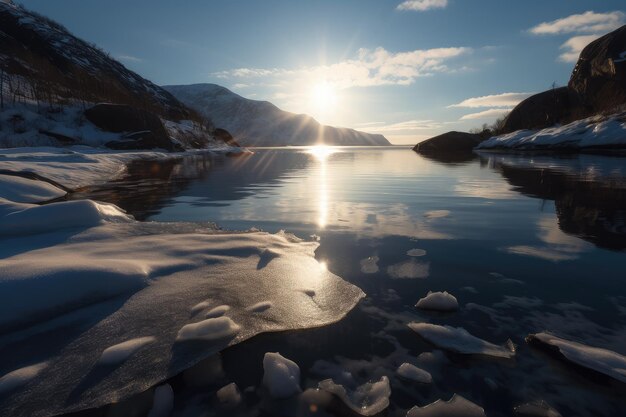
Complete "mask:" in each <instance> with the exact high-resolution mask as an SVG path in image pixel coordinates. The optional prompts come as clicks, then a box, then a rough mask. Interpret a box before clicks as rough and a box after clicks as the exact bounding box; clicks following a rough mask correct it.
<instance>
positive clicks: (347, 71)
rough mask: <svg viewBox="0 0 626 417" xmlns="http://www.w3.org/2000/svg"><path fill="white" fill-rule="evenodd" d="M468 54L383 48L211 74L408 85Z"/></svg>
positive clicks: (342, 84) (454, 49)
mask: <svg viewBox="0 0 626 417" xmlns="http://www.w3.org/2000/svg"><path fill="white" fill-rule="evenodd" d="M471 51H472V49H471V48H464V47H451V48H434V49H418V50H415V51H408V52H398V53H393V52H389V51H387V50H385V49H384V48H376V49H374V50H370V49H360V50H359V51H358V55H357V57H356V58H354V59H348V60H344V61H341V62H338V63H335V64H330V65H318V66H313V67H303V68H297V69H286V68H236V69H233V70H228V71H221V72H217V73H213V74H212V75H213V76H214V77H217V78H223V79H231V78H237V79H246V78H274V79H277V80H279V81H280V82H281V83H285V82H286V81H287V82H288V81H289V80H298V81H305V82H306V81H308V82H311V81H312V80H323V81H324V82H326V83H329V84H332V85H333V86H334V87H335V88H339V89H343V88H350V87H370V86H380V85H409V84H412V83H413V82H415V79H416V78H418V77H424V76H430V75H434V74H436V73H446V72H452V71H453V69H451V68H449V67H448V65H446V63H447V62H448V61H450V60H452V59H453V58H456V57H459V56H461V55H464V54H468V53H470V52H471Z"/></svg>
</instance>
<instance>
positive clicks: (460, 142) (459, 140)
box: [413, 131, 488, 155]
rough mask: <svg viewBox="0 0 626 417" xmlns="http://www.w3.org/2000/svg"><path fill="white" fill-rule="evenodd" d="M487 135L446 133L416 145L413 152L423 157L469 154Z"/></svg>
mask: <svg viewBox="0 0 626 417" xmlns="http://www.w3.org/2000/svg"><path fill="white" fill-rule="evenodd" d="M487 137H488V135H483V134H474V133H466V132H455V131H452V132H446V133H444V134H441V135H439V136H435V137H433V138H430V139H427V140H425V141H423V142H420V143H418V144H417V145H415V147H413V150H414V151H415V152H417V153H420V154H425V155H448V154H469V155H472V149H474V148H475V147H476V146H478V144H479V143H480V142H482V141H483V140H485V139H487Z"/></svg>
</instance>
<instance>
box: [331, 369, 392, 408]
mask: <svg viewBox="0 0 626 417" xmlns="http://www.w3.org/2000/svg"><path fill="white" fill-rule="evenodd" d="M319 388H320V389H322V390H324V391H326V392H330V393H331V394H334V395H336V396H337V397H338V398H339V399H340V400H341V401H343V403H344V404H346V405H347V406H348V407H350V409H352V411H354V412H356V413H358V414H360V415H362V416H373V415H376V414H378V413H380V412H382V411H383V410H385V409H386V408H387V407H388V406H389V397H390V396H391V386H390V385H389V378H387V377H386V376H383V377H382V378H381V379H380V380H379V381H376V382H368V383H365V384H363V385H361V386H359V387H357V388H356V389H354V390H351V391H348V390H347V389H346V387H345V386H343V385H341V384H337V383H335V382H334V381H333V380H332V379H325V380H323V381H321V382H320V383H319Z"/></svg>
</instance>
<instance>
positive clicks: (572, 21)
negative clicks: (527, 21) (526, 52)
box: [528, 10, 626, 62]
mask: <svg viewBox="0 0 626 417" xmlns="http://www.w3.org/2000/svg"><path fill="white" fill-rule="evenodd" d="M624 23H626V14H625V13H624V12H621V11H618V10H616V11H613V12H607V13H595V12H593V11H587V12H585V13H581V14H573V15H570V16H567V17H563V18H561V19H556V20H553V21H551V22H543V23H540V24H538V25H537V26H534V27H532V28H530V29H529V30H528V31H529V32H530V33H532V34H534V35H563V34H575V35H576V36H573V37H571V38H569V39H568V40H567V41H566V42H565V43H564V44H563V45H561V49H563V50H565V52H563V53H562V54H560V55H559V58H558V59H559V61H562V62H576V60H577V59H578V57H579V55H580V52H581V51H582V50H583V48H584V47H585V46H587V45H588V44H589V43H590V42H592V41H594V40H595V39H597V38H599V37H600V36H602V35H603V34H605V33H607V32H610V31H612V30H615V29H617V28H618V27H620V26H622V25H623V24H624Z"/></svg>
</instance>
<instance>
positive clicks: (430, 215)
mask: <svg viewBox="0 0 626 417" xmlns="http://www.w3.org/2000/svg"><path fill="white" fill-rule="evenodd" d="M449 215H450V210H430V211H427V212H426V213H424V217H426V218H427V219H440V218H442V217H448V216H449Z"/></svg>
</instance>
